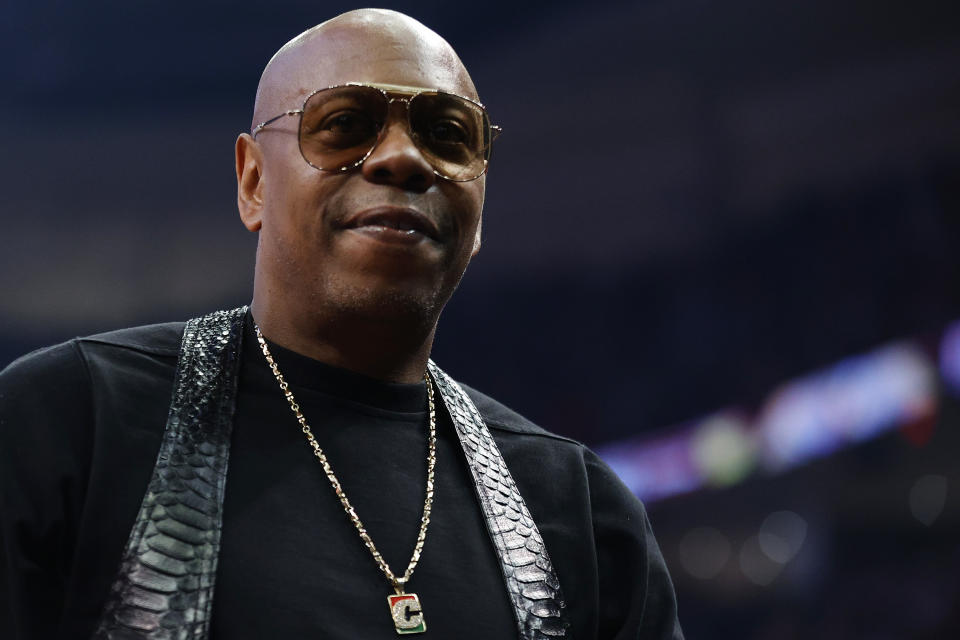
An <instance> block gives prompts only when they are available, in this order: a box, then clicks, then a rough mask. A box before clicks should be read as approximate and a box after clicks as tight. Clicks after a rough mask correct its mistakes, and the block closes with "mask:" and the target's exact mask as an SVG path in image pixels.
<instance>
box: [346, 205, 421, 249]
mask: <svg viewBox="0 0 960 640" xmlns="http://www.w3.org/2000/svg"><path fill="white" fill-rule="evenodd" d="M342 228H344V229H348V230H352V231H357V232H360V233H364V234H367V235H372V236H375V237H376V238H377V239H379V240H383V241H386V242H401V243H416V242H420V241H421V240H425V239H429V240H433V241H434V242H439V241H440V230H439V229H438V228H437V225H436V224H435V223H434V222H433V220H431V219H430V218H429V217H427V216H426V215H424V214H423V213H421V212H419V211H417V210H416V209H409V208H407V207H392V206H385V207H375V208H373V209H366V210H364V211H360V212H359V213H355V214H353V215H351V216H349V217H348V218H347V219H346V220H344V222H343V225H342Z"/></svg>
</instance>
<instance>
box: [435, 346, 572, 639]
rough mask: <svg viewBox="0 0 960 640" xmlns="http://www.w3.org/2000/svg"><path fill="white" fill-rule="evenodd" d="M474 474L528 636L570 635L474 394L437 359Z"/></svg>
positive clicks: (537, 541)
mask: <svg viewBox="0 0 960 640" xmlns="http://www.w3.org/2000/svg"><path fill="white" fill-rule="evenodd" d="M427 366H428V368H429V370H430V376H431V377H432V378H433V380H434V382H435V383H436V385H437V389H438V390H439V391H440V397H441V398H443V403H444V405H445V406H446V407H447V411H448V412H449V413H450V418H451V419H452V420H453V425H454V427H455V428H456V431H457V435H458V436H459V438H460V445H461V446H462V447H463V452H464V455H466V458H467V462H468V463H469V466H470V472H471V474H472V475H473V481H474V486H475V488H476V491H477V498H478V499H479V500H480V505H481V506H482V507H483V514H484V516H485V517H486V521H487V530H488V531H489V533H490V539H491V540H492V541H493V546H494V548H496V550H497V555H498V556H499V557H500V567H501V569H502V570H503V577H504V580H505V581H506V583H507V592H508V594H509V595H510V601H511V602H512V603H513V608H514V614H515V616H516V618H517V626H518V628H519V631H520V638H522V640H549V639H551V638H567V637H568V636H567V633H568V629H569V627H570V623H569V621H568V620H567V616H566V611H565V609H566V604H565V603H564V601H563V594H562V593H561V591H560V581H559V580H558V579H557V575H556V573H555V572H554V570H553V563H552V562H551V561H550V555H549V554H548V553H547V547H546V545H544V543H543V538H541V537H540V531H539V530H538V529H537V525H536V523H535V522H534V521H533V518H532V517H531V516H530V511H529V510H528V509H527V505H526V503H525V502H524V501H523V498H522V497H521V496H520V492H519V491H517V485H516V483H515V482H514V480H513V476H511V475H510V471H509V470H508V469H507V464H506V462H504V460H503V456H501V455H500V449H499V448H498V447H497V443H496V442H494V440H493V436H491V435H490V430H489V429H488V428H487V425H486V423H484V421H483V417H482V416H481V415H480V412H479V411H478V410H477V407H476V405H474V404H473V401H472V400H471V399H470V396H468V395H467V394H466V392H464V390H463V389H462V388H461V387H460V385H458V384H457V383H456V382H455V381H454V380H453V379H452V378H450V376H448V375H447V374H446V373H444V372H443V371H442V370H441V369H440V367H438V366H437V365H436V364H435V363H434V362H433V360H431V361H430V362H429V364H428V365H427Z"/></svg>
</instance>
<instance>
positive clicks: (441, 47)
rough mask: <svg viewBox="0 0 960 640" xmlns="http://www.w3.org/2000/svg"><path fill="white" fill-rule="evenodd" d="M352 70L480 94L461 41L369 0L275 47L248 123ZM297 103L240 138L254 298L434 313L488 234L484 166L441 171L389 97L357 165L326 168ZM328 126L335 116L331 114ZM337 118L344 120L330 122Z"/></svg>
mask: <svg viewBox="0 0 960 640" xmlns="http://www.w3.org/2000/svg"><path fill="white" fill-rule="evenodd" d="M345 83H368V84H389V85H405V86H411V87H421V88H427V89H439V90H442V91H446V92H449V93H453V94H458V95H461V96H465V97H467V98H470V99H473V100H476V99H477V94H476V89H475V88H474V86H473V82H472V81H471V79H470V76H469V75H468V74H467V71H466V69H465V68H464V66H463V64H462V63H461V62H460V59H459V58H458V57H457V55H456V53H455V52H454V51H453V49H452V48H451V47H450V45H449V44H447V43H446V42H445V41H444V40H443V39H442V38H441V37H440V36H438V35H437V34H436V33H434V32H432V31H430V30H429V29H427V28H426V27H425V26H423V25H422V24H420V23H419V22H417V21H415V20H413V19H411V18H409V17H407V16H404V15H402V14H399V13H396V12H392V11H384V10H376V9H363V10H358V11H351V12H349V13H346V14H343V15H341V16H338V17H336V18H334V19H332V20H329V21H327V22H325V23H323V24H321V25H319V26H317V27H314V28H312V29H310V30H308V31H306V32H304V33H302V34H300V35H299V36H297V37H296V38H294V39H293V40H291V41H290V42H288V43H287V44H286V45H284V47H283V48H281V49H280V51H278V52H277V54H276V55H275V56H274V57H273V59H271V60H270V62H269V63H268V65H267V67H266V69H265V70H264V72H263V76H262V78H261V80H260V86H259V87H258V89H257V99H256V106H255V108H254V117H253V125H254V127H253V128H256V125H257V124H258V123H261V122H264V121H266V120H268V119H270V118H273V117H274V116H277V115H278V114H282V113H284V112H286V111H289V110H297V109H299V108H300V107H301V105H303V103H304V100H305V98H306V97H307V96H309V95H310V94H311V93H313V92H314V91H316V90H317V89H323V88H325V87H330V86H335V85H342V84H345ZM298 125H299V116H296V117H295V116H290V117H281V118H279V119H277V120H276V121H275V122H272V123H271V124H270V125H269V126H268V127H265V128H262V129H261V130H259V131H258V132H257V136H256V139H254V138H253V137H251V136H250V135H248V134H242V135H241V136H240V137H239V138H238V140H237V145H236V153H237V179H238V204H239V208H240V216H241V219H242V220H243V222H244V224H245V225H246V226H247V228H248V229H250V230H251V231H258V232H259V234H260V236H259V243H258V250H257V267H256V282H255V291H254V310H255V312H256V311H257V308H258V306H259V307H261V308H265V307H269V308H270V311H271V313H274V314H277V313H279V314H283V315H285V316H287V322H291V323H298V322H299V323H305V324H307V323H309V322H311V318H316V319H320V320H323V319H324V318H325V317H328V316H330V314H339V315H340V316H341V317H344V318H350V317H353V318H356V319H358V320H364V321H369V320H371V319H382V320H383V321H384V322H392V321H397V320H398V319H400V318H403V319H405V321H408V322H413V321H416V322H419V323H421V324H424V323H426V324H428V325H430V326H431V327H432V324H433V323H434V322H436V318H437V316H438V314H439V312H440V310H441V309H442V307H443V305H444V304H445V303H446V301H447V299H448V298H449V296H450V294H451V293H452V292H453V290H454V288H455V287H456V285H457V283H458V282H459V280H460V277H461V275H462V274H463V271H464V269H466V266H467V263H468V262H469V260H470V258H471V257H472V256H473V255H474V254H475V253H476V252H477V250H478V249H479V246H480V218H481V210H482V207H483V197H484V188H485V176H480V177H479V178H477V179H475V180H471V181H466V182H455V181H452V180H448V179H446V178H443V177H440V176H438V175H437V174H436V173H435V172H434V166H433V165H432V164H431V162H430V160H429V159H428V157H427V156H426V155H425V154H424V152H423V151H421V149H420V148H418V146H417V145H416V144H414V141H413V139H412V137H411V132H410V130H409V128H408V127H407V121H406V113H405V106H404V103H402V102H395V103H393V104H391V105H390V106H389V110H388V113H387V120H386V122H385V123H384V124H383V127H384V128H383V131H382V134H381V135H380V138H379V141H378V142H377V144H376V146H375V147H374V149H373V150H372V152H371V153H370V155H369V156H367V157H366V159H365V160H364V161H363V163H362V165H360V166H359V167H356V168H353V169H348V170H344V171H337V170H332V171H329V170H324V171H321V170H318V169H317V168H315V167H314V166H311V164H308V162H307V161H306V160H305V159H304V157H303V155H302V154H301V151H300V148H299V146H298ZM325 126H327V125H325ZM329 126H331V127H340V126H341V125H340V124H337V122H334V123H333V124H331V125H329Z"/></svg>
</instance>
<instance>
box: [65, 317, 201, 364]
mask: <svg viewBox="0 0 960 640" xmlns="http://www.w3.org/2000/svg"><path fill="white" fill-rule="evenodd" d="M185 325H186V323H185V322H166V323H163V324H148V325H144V326H140V327H130V328H127V329H118V330H116V331H109V332H107V333H98V334H96V335H92V336H87V337H85V338H76V342H77V344H78V346H79V347H80V348H81V349H95V348H102V347H107V348H116V349H125V350H131V351H139V352H141V353H147V354H153V355H158V356H171V355H172V356H176V355H178V354H179V352H180V340H181V339H182V337H183V328H184V326H185Z"/></svg>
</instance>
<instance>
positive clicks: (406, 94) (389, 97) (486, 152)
mask: <svg viewBox="0 0 960 640" xmlns="http://www.w3.org/2000/svg"><path fill="white" fill-rule="evenodd" d="M342 87H369V88H371V89H376V90H378V91H379V92H380V93H381V94H383V97H384V99H385V100H386V101H387V106H388V107H389V106H390V105H391V104H393V103H394V102H403V103H404V104H405V105H406V115H407V130H408V132H410V136H411V139H412V140H414V145H416V136H415V135H414V134H413V130H412V128H411V125H410V101H411V100H413V99H414V98H416V97H417V96H419V95H421V94H424V93H428V94H435V95H445V96H452V97H454V98H459V99H461V100H466V101H467V102H469V103H470V104H473V105H474V106H476V107H478V108H479V109H480V111H481V112H482V113H483V117H484V120H485V121H486V124H487V131H484V132H483V133H484V138H485V139H486V140H485V142H486V144H485V145H484V147H483V170H481V171H480V173H478V174H477V175H475V176H473V177H472V178H461V179H456V178H451V177H449V176H445V175H443V174H442V173H440V172H439V171H437V168H436V167H434V166H433V163H432V162H429V161H428V163H429V164H430V168H431V169H433V173H434V174H435V175H437V176H439V177H441V178H443V179H444V180H449V181H451V182H470V181H472V180H476V179H477V178H479V177H480V176H482V175H483V174H485V173H486V172H487V168H488V166H489V164H490V153H491V151H492V150H493V141H494V140H496V139H497V137H499V136H500V134H501V133H503V129H502V128H501V127H500V126H498V125H495V124H490V116H489V114H488V113H487V108H486V107H485V106H483V105H482V104H481V103H480V102H478V101H476V100H473V99H472V98H468V97H466V96H461V95H459V94H456V93H451V92H449V91H442V90H440V89H428V88H425V87H409V86H405V85H399V84H379V83H372V82H345V83H343V84H335V85H332V86H329V87H324V88H322V89H317V90H315V91H312V92H311V93H310V94H309V95H307V97H306V98H304V99H303V104H302V105H300V108H299V109H290V110H289V111H284V112H283V113H281V114H279V115H276V116H274V117H272V118H269V119H267V120H264V121H263V122H261V123H260V124H258V125H257V126H256V127H254V128H253V131H251V132H250V135H251V136H253V139H254V140H256V138H257V134H258V133H260V132H261V131H263V130H264V129H266V128H267V127H268V126H269V125H271V124H273V123H274V122H276V121H277V120H279V119H280V118H283V117H286V116H299V120H298V122H297V147H298V148H299V149H300V157H302V158H303V160H304V162H306V163H307V164H309V165H310V166H311V167H313V168H314V169H316V170H317V171H327V172H331V173H337V172H340V173H343V172H346V171H352V170H354V169H356V168H357V167H359V166H360V165H362V164H363V163H364V162H365V161H366V159H367V158H369V157H370V154H371V153H373V150H374V149H376V148H377V145H378V144H380V141H381V139H382V137H383V134H384V131H386V127H383V128H381V130H380V133H379V134H378V135H377V139H376V141H375V142H374V143H373V145H372V146H371V147H370V149H369V150H367V152H366V153H365V154H363V157H362V158H360V159H359V160H357V161H356V162H354V163H353V164H350V165H347V166H345V167H339V168H337V169H324V168H323V167H318V166H317V165H315V164H313V163H312V162H310V160H309V159H308V158H307V156H306V155H305V154H304V153H303V145H302V143H301V141H300V128H301V126H302V125H303V113H304V110H305V109H306V107H307V102H309V101H310V98H312V97H313V96H315V95H317V94H318V93H320V92H321V91H327V90H329V89H340V88H342ZM417 149H418V150H419V146H417Z"/></svg>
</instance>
